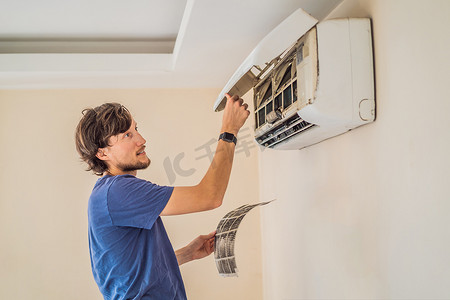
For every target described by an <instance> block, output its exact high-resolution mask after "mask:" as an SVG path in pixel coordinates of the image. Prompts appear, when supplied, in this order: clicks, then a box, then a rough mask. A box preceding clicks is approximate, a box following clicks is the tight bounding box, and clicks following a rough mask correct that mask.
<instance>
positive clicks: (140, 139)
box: [137, 133, 147, 145]
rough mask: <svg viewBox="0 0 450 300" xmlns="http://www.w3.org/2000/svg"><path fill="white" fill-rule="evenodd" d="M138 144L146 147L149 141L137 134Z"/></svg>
mask: <svg viewBox="0 0 450 300" xmlns="http://www.w3.org/2000/svg"><path fill="white" fill-rule="evenodd" d="M137 143H138V145H144V144H145V143H147V141H146V140H145V139H144V138H143V137H142V135H140V134H139V133H138V134H137Z"/></svg>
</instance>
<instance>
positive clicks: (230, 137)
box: [219, 132, 237, 144]
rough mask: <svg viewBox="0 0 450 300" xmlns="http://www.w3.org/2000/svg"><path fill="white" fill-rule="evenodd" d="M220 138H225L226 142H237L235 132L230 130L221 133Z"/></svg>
mask: <svg viewBox="0 0 450 300" xmlns="http://www.w3.org/2000/svg"><path fill="white" fill-rule="evenodd" d="M219 139H222V140H224V141H225V142H228V143H235V144H236V141H237V139H236V137H235V136H234V134H232V133H229V132H224V133H222V134H221V135H220V137H219Z"/></svg>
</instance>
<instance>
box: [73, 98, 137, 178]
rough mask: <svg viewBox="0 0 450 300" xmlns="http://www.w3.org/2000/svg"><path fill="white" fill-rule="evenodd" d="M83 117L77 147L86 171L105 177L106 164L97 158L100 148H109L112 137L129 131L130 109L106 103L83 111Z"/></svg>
mask: <svg viewBox="0 0 450 300" xmlns="http://www.w3.org/2000/svg"><path fill="white" fill-rule="evenodd" d="M82 114H83V117H82V118H81V120H80V122H79V123H78V126H77V129H76V132H75V145H76V148H77V151H78V153H79V154H80V157H81V159H82V160H83V161H85V162H86V163H87V164H88V168H87V170H86V171H91V170H92V172H93V173H94V174H95V175H97V176H101V175H103V172H105V171H106V170H108V167H107V165H106V163H105V162H104V161H102V160H100V159H98V158H97V156H96V154H97V152H98V149H99V148H105V147H107V146H108V145H109V144H108V140H109V138H110V137H112V136H114V135H117V134H119V133H124V132H125V131H127V130H128V129H129V128H130V126H131V122H132V117H131V114H130V112H129V111H128V109H127V108H126V107H125V106H123V105H121V104H119V103H105V104H102V105H100V106H97V107H95V108H87V109H84V110H83V111H82Z"/></svg>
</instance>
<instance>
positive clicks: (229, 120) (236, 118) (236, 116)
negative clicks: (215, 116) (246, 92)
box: [221, 94, 250, 136]
mask: <svg viewBox="0 0 450 300" xmlns="http://www.w3.org/2000/svg"><path fill="white" fill-rule="evenodd" d="M225 96H226V97H227V104H226V105H225V110H224V113H223V119H222V130H221V132H229V133H232V134H234V135H235V136H236V135H237V133H238V131H239V129H241V127H242V126H243V125H244V123H245V120H247V118H248V116H249V115H250V112H249V111H248V110H247V108H248V105H247V104H246V103H244V100H242V98H240V97H239V96H237V95H234V96H233V97H231V96H230V95H229V94H225Z"/></svg>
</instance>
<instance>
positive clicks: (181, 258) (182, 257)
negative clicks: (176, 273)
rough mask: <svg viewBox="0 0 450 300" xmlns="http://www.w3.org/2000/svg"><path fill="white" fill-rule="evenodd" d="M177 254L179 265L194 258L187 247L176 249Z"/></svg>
mask: <svg viewBox="0 0 450 300" xmlns="http://www.w3.org/2000/svg"><path fill="white" fill-rule="evenodd" d="M175 256H176V257H177V261H178V265H179V266H181V265H182V264H185V263H187V262H190V261H191V260H192V255H190V253H189V251H187V248H186V247H183V248H181V249H178V250H176V251H175Z"/></svg>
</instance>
